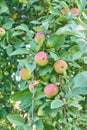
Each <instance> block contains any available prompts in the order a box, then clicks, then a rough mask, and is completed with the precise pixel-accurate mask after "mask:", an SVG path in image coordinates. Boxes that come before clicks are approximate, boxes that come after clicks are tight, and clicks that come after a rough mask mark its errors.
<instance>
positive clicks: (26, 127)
mask: <svg viewBox="0 0 87 130" xmlns="http://www.w3.org/2000/svg"><path fill="white" fill-rule="evenodd" d="M23 129H24V130H32V128H31V127H30V126H23Z"/></svg>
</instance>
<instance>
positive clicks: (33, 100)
mask: <svg viewBox="0 0 87 130" xmlns="http://www.w3.org/2000/svg"><path fill="white" fill-rule="evenodd" d="M33 125H34V73H32V126H33Z"/></svg>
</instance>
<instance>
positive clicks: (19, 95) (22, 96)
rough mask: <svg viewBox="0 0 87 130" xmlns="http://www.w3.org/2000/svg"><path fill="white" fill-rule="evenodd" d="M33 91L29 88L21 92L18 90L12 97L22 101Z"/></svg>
mask: <svg viewBox="0 0 87 130" xmlns="http://www.w3.org/2000/svg"><path fill="white" fill-rule="evenodd" d="M30 95H31V93H30V92H29V90H28V89H25V90H22V91H20V92H16V93H15V94H12V95H11V99H12V100H14V101H20V100H23V99H25V98H26V96H29V97H30Z"/></svg>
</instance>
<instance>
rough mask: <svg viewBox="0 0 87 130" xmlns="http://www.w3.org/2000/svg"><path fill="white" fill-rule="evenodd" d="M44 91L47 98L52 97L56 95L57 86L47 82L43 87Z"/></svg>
mask: <svg viewBox="0 0 87 130" xmlns="http://www.w3.org/2000/svg"><path fill="white" fill-rule="evenodd" d="M44 93H45V94H46V96H47V97H48V98H53V97H54V96H56V95H57V93H58V87H57V86H56V85H55V84H52V83H51V84H48V85H47V86H46V87H45V88H44Z"/></svg>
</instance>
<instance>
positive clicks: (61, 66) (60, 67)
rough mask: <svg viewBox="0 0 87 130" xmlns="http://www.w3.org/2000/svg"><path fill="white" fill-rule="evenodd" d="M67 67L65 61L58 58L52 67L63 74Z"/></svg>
mask: <svg viewBox="0 0 87 130" xmlns="http://www.w3.org/2000/svg"><path fill="white" fill-rule="evenodd" d="M67 68H68V65H67V63H66V61H64V60H58V61H56V62H55V64H54V69H55V71H56V72H57V73H59V74H63V73H64V72H65V71H66V70H67Z"/></svg>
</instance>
